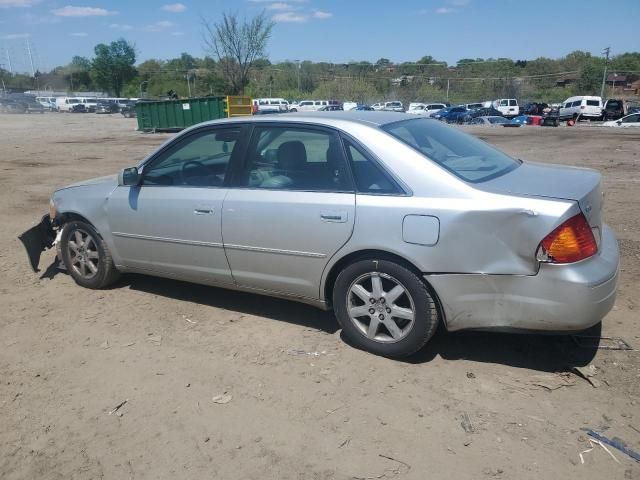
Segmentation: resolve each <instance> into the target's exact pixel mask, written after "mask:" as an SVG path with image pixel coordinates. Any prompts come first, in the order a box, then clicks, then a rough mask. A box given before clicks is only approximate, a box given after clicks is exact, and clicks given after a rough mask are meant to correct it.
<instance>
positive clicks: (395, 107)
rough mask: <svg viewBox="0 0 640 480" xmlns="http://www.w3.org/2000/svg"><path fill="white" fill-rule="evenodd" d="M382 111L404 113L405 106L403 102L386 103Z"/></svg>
mask: <svg viewBox="0 0 640 480" xmlns="http://www.w3.org/2000/svg"><path fill="white" fill-rule="evenodd" d="M382 110H386V111H389V112H404V106H403V105H402V102H396V101H394V102H385V104H384V107H383V108H382Z"/></svg>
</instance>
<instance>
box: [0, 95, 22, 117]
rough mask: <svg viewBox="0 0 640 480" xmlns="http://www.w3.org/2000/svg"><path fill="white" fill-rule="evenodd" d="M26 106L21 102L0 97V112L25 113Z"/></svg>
mask: <svg viewBox="0 0 640 480" xmlns="http://www.w3.org/2000/svg"><path fill="white" fill-rule="evenodd" d="M25 112H26V107H25V105H24V104H23V103H20V102H17V101H15V100H10V99H7V98H0V113H25Z"/></svg>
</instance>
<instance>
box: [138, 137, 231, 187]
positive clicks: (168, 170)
mask: <svg viewBox="0 0 640 480" xmlns="http://www.w3.org/2000/svg"><path fill="white" fill-rule="evenodd" d="M239 136H240V128H225V129H217V130H207V131H202V132H199V133H194V134H193V135H190V136H189V137H187V138H185V139H184V140H182V141H178V143H177V144H176V145H174V146H172V147H169V149H168V150H165V151H164V152H162V153H161V154H160V155H159V156H158V157H157V158H156V159H154V160H153V162H152V163H151V164H150V165H149V166H148V167H147V166H145V168H144V170H143V175H142V185H165V186H193V187H220V186H222V185H223V183H224V179H225V175H226V172H227V167H228V165H229V161H230V159H231V155H232V154H233V150H234V148H235V146H236V144H237V141H238V138H239Z"/></svg>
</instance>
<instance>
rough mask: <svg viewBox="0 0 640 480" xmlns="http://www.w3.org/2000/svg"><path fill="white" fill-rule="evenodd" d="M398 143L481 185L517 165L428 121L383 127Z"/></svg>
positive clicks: (472, 138)
mask: <svg viewBox="0 0 640 480" xmlns="http://www.w3.org/2000/svg"><path fill="white" fill-rule="evenodd" d="M382 128H383V130H385V131H386V132H388V133H389V134H391V135H392V136H394V137H396V138H397V139H398V140H400V141H402V142H404V143H406V144H407V145H409V146H410V147H413V148H414V149H415V150H417V151H418V152H420V153H422V154H423V155H424V156H425V157H427V158H428V159H430V160H432V161H434V162H436V163H437V164H439V165H440V166H442V167H443V168H445V169H447V170H449V171H450V172H451V173H453V174H454V175H456V176H457V177H459V178H461V179H463V180H465V181H468V182H473V183H477V182H484V181H486V180H490V179H492V178H495V177H498V176H500V175H504V174H505V173H507V172H510V171H511V170H513V169H515V168H517V167H518V166H519V165H520V162H518V161H517V160H514V159H513V158H511V157H509V156H508V155H505V154H504V153H502V152H500V151H499V150H496V149H495V148H493V147H491V146H489V145H487V144H486V143H484V142H482V141H480V140H478V139H477V138H475V137H472V136H471V135H467V134H465V133H462V132H460V131H459V130H457V129H455V128H451V127H448V126H446V125H443V124H442V123H441V122H436V121H433V120H429V119H426V118H425V119H415V120H403V121H400V122H394V123H390V124H388V125H385V126H383V127H382Z"/></svg>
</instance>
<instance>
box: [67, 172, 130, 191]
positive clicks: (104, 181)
mask: <svg viewBox="0 0 640 480" xmlns="http://www.w3.org/2000/svg"><path fill="white" fill-rule="evenodd" d="M89 185H105V186H110V187H117V186H118V175H116V174H114V175H105V176H104V177H96V178H90V179H88V180H82V181H80V182H76V183H72V184H71V185H66V186H64V187H62V188H59V189H58V190H65V189H67V188H76V187H86V186H89Z"/></svg>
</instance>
